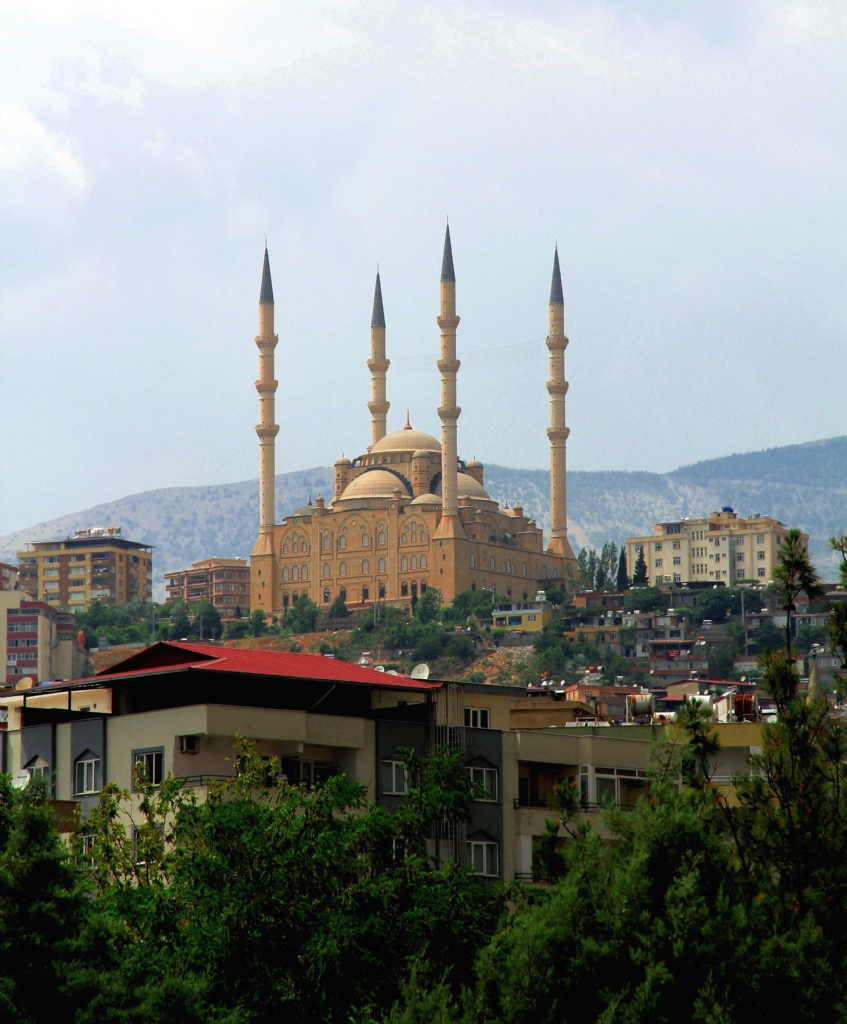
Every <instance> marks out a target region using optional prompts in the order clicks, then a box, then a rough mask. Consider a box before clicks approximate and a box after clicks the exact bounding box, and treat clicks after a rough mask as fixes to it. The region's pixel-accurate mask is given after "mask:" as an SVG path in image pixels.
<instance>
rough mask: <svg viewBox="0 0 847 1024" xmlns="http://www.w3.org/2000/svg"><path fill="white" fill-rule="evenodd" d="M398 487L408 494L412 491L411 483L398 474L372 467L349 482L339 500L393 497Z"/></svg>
mask: <svg viewBox="0 0 847 1024" xmlns="http://www.w3.org/2000/svg"><path fill="white" fill-rule="evenodd" d="M398 487H399V488H402V490H403V491H405V492H406V493H407V494H410V493H411V491H410V489H409V485H408V484H407V483H406V481H405V480H403V479H401V478H400V476H398V475H397V474H395V473H390V472H389V471H388V470H387V469H370V470H366V471H365V472H364V473H362V474H361V475H360V476H357V477H356V479H355V480H354V481H353V482H352V483H350V484H348V485H347V486H346V487H345V488H344V490H343V492H342V493H341V495H340V497H339V498H338V501H350V500H351V499H353V498H355V499H362V498H391V497H393V496H394V491H395V490H396V489H397V488H398Z"/></svg>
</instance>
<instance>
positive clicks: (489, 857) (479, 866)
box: [467, 840, 500, 878]
mask: <svg viewBox="0 0 847 1024" xmlns="http://www.w3.org/2000/svg"><path fill="white" fill-rule="evenodd" d="M467 852H468V864H469V865H470V867H471V870H472V871H473V872H474V874H477V875H482V876H484V877H486V878H498V877H499V876H500V844H499V843H491V842H488V841H482V840H468V843H467Z"/></svg>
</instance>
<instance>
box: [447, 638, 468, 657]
mask: <svg viewBox="0 0 847 1024" xmlns="http://www.w3.org/2000/svg"><path fill="white" fill-rule="evenodd" d="M474 650H475V648H474V642H473V640H471V638H470V637H469V636H467V634H464V633H462V634H459V635H457V636H451V637H450V639H449V640H448V641H447V653H448V654H449V655H450V657H451V658H464V659H466V660H467V659H468V658H472V657H473V655H474Z"/></svg>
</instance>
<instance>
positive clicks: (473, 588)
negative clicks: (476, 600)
mask: <svg viewBox="0 0 847 1024" xmlns="http://www.w3.org/2000/svg"><path fill="white" fill-rule="evenodd" d="M471 590H476V580H471Z"/></svg>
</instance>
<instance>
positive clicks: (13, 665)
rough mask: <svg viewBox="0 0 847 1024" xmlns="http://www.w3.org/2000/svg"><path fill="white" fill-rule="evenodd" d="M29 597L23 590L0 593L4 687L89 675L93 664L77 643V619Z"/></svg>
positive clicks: (1, 679) (1, 680)
mask: <svg viewBox="0 0 847 1024" xmlns="http://www.w3.org/2000/svg"><path fill="white" fill-rule="evenodd" d="M26 598H27V594H26V592H25V591H22V590H6V591H0V636H2V638H3V641H4V646H5V657H4V658H3V660H2V663H0V687H2V686H17V685H18V684H19V683H22V682H25V681H26V680H31V681H32V683H33V684H37V683H38V682H43V681H51V680H56V679H78V678H80V677H81V676H84V675H86V674H87V673H89V672H90V671H91V661H90V660H89V658H88V653H87V652H86V650H85V648H83V647H80V646H79V644H78V643H77V636H76V619H75V616H74V615H73V614H72V613H70V612H60V611H58V610H57V609H56V608H54V607H52V606H51V605H48V604H45V603H44V602H43V601H27V600H26ZM27 685H29V684H27Z"/></svg>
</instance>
